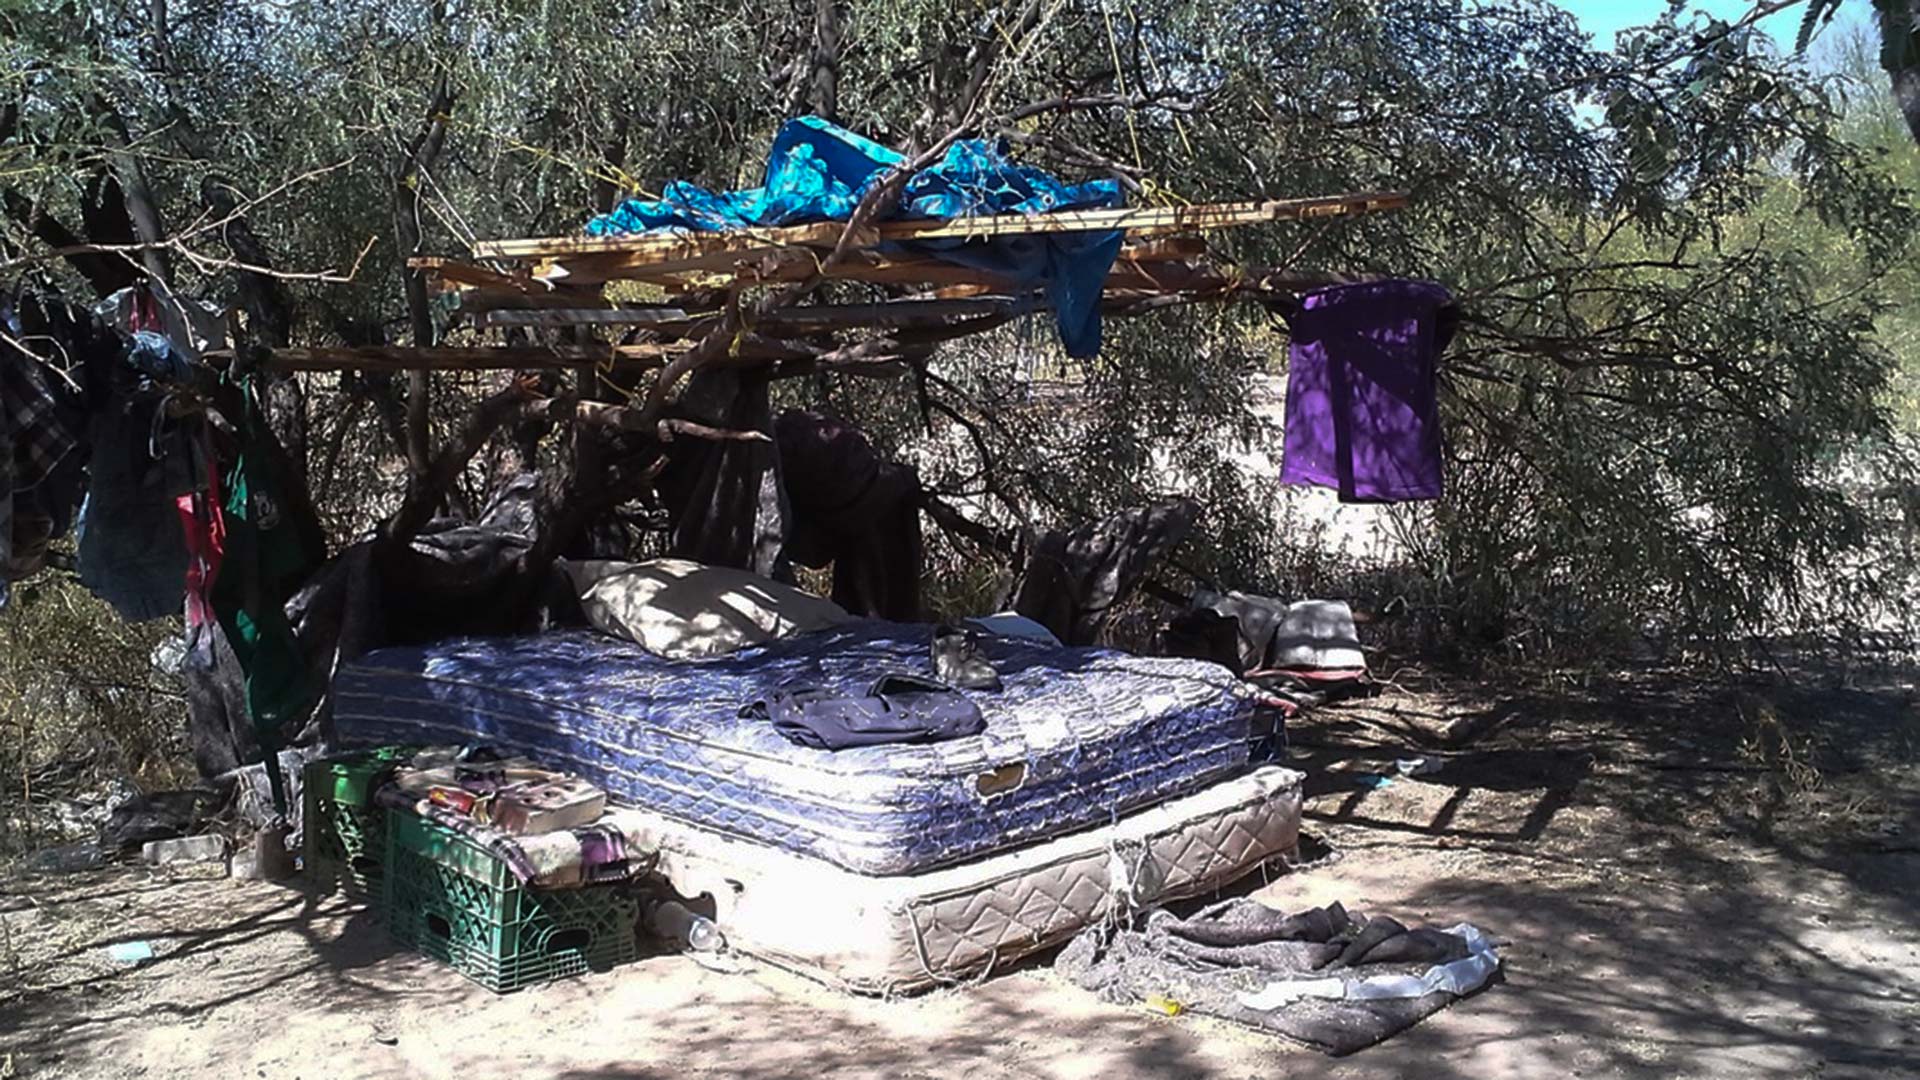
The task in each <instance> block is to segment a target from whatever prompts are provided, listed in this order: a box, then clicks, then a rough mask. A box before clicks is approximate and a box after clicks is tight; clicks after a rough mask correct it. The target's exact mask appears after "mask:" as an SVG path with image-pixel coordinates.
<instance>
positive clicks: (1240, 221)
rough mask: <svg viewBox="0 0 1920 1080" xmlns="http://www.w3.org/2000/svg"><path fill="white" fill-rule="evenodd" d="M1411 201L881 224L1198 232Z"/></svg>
mask: <svg viewBox="0 0 1920 1080" xmlns="http://www.w3.org/2000/svg"><path fill="white" fill-rule="evenodd" d="M1406 204H1407V197H1406V196H1405V195H1401V194H1395V193H1387V192H1382V193H1378V194H1373V193H1369V194H1365V195H1335V196H1330V197H1327V198H1320V199H1276V200H1270V201H1266V202H1239V203H1210V204H1203V205H1197V206H1155V207H1128V208H1124V209H1120V210H1068V211H1064V212H1061V213H1055V214H993V215H981V216H978V217H963V218H953V219H951V220H948V221H941V222H925V221H889V222H884V223H882V224H881V226H880V236H881V238H882V239H886V240H936V239H942V238H954V237H963V238H972V237H987V236H1027V235H1031V234H1034V233H1051V232H1102V231H1105V230H1108V229H1125V230H1128V231H1132V230H1147V229H1150V230H1154V231H1156V232H1159V231H1168V232H1172V231H1178V232H1197V231H1200V230H1203V229H1222V228H1229V227H1232V226H1237V225H1258V224H1264V223H1267V222H1272V221H1300V220H1309V219H1317V218H1329V217H1344V216H1346V215H1349V214H1365V213H1372V212H1374V211H1378V210H1393V209H1398V208H1399V207H1402V206H1405V205H1406Z"/></svg>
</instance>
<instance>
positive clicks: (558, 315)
mask: <svg viewBox="0 0 1920 1080" xmlns="http://www.w3.org/2000/svg"><path fill="white" fill-rule="evenodd" d="M691 321H693V316H691V315H689V314H687V312H686V311H685V309H682V308H677V307H650V308H643V307H626V308H547V309H543V310H517V311H516V310H505V311H489V312H487V314H486V316H485V318H484V319H483V320H482V322H483V323H484V324H485V325H487V326H673V327H684V326H685V325H687V324H688V323H689V322H691Z"/></svg>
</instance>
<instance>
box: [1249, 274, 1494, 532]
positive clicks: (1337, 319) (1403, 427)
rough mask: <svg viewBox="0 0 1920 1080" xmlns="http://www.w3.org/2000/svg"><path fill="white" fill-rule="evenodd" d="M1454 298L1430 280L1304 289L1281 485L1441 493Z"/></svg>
mask: <svg viewBox="0 0 1920 1080" xmlns="http://www.w3.org/2000/svg"><path fill="white" fill-rule="evenodd" d="M1455 321H1456V319H1455V311H1454V308H1453V298H1452V297H1451V296H1450V295H1449V294H1448V293H1447V290H1446V289H1444V288H1442V287H1441V286H1439V285H1436V284H1434V283H1432V282H1428V281H1370V282H1365V283H1362V284H1357V285H1338V286H1335V287H1333V288H1330V289H1322V290H1320V291H1318V292H1313V293H1309V294H1307V295H1306V296H1304V297H1302V303H1301V310H1300V311H1299V312H1298V313H1297V314H1295V315H1294V316H1293V317H1292V318H1291V319H1290V320H1289V322H1290V329H1291V333H1292V337H1293V344H1292V346H1291V349H1290V359H1289V366H1288V370H1287V420H1286V451H1285V459H1284V463H1283V464H1282V466H1281V470H1280V481H1281V483H1285V484H1316V485H1319V486H1321V487H1329V488H1333V489H1334V490H1336V491H1338V492H1339V493H1340V499H1341V501H1342V502H1403V501H1409V500H1415V499H1437V498H1439V497H1440V490H1441V478H1440V471H1441V465H1440V409H1439V399H1438V395H1437V393H1436V389H1435V380H1436V365H1437V361H1438V359H1439V356H1440V354H1441V353H1442V352H1443V351H1445V349H1446V347H1447V343H1448V341H1449V340H1451V339H1452V336H1453V329H1454V325H1455Z"/></svg>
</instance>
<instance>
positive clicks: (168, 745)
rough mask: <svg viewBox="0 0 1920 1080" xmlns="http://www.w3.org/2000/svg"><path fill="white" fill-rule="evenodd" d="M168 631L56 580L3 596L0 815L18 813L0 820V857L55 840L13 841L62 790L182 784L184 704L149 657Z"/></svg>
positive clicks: (50, 576) (53, 575)
mask: <svg viewBox="0 0 1920 1080" xmlns="http://www.w3.org/2000/svg"><path fill="white" fill-rule="evenodd" d="M174 629H175V627H173V626H170V625H169V624H168V623H166V622H164V621H162V622H153V623H143V624H137V625H136V624H129V623H126V622H123V621H122V620H121V619H120V618H119V617H118V616H116V615H115V614H114V613H113V611H112V610H111V609H110V608H108V607H107V605H106V604H104V603H102V602H101V601H99V600H97V599H95V598H94V597H93V596H92V595H90V594H89V593H88V592H87V591H86V590H85V589H83V588H81V587H80V586H79V584H78V583H77V582H74V581H72V580H70V579H69V578H68V577H67V576H66V575H64V574H62V573H59V572H57V571H50V572H47V573H45V574H42V575H40V576H39V577H38V578H36V579H34V580H32V581H29V582H25V583H23V584H20V585H17V586H15V587H14V590H13V599H12V601H11V602H10V603H9V604H8V605H7V609H6V610H5V611H4V612H0V807H4V808H6V809H8V810H9V811H14V812H19V814H20V816H18V817H15V816H14V814H13V813H7V814H0V854H5V853H8V852H10V851H14V850H18V849H19V848H21V847H23V846H32V845H33V844H37V843H44V842H48V841H51V840H58V839H62V838H61V837H59V836H57V835H22V833H23V832H24V831H26V829H27V827H28V826H29V824H30V823H32V822H34V821H36V819H38V817H39V815H37V814H36V813H34V807H37V806H39V805H40V804H42V803H44V802H45V801H46V799H47V798H48V797H49V796H50V795H57V794H66V792H64V791H62V790H61V789H62V788H63V786H64V784H65V783H68V782H72V781H82V782H83V783H87V784H89V785H90V782H91V781H92V780H95V779H98V778H99V777H100V776H104V775H119V776H133V777H137V778H139V779H141V780H143V781H146V782H149V783H153V784H158V785H163V786H171V784H172V783H174V782H177V781H179V780H181V779H182V778H183V777H182V776H181V775H180V768H179V765H178V761H179V752H180V749H181V744H182V737H183V734H184V732H185V728H186V723H185V718H186V709H185V702H184V699H183V698H182V697H181V690H180V685H179V680H178V679H177V678H175V677H173V676H170V675H167V674H165V673H163V672H161V671H159V670H157V669H156V668H155V667H154V665H153V661H152V659H151V658H152V656H153V655H154V650H155V648H156V647H157V646H159V645H160V644H161V642H162V640H163V639H164V638H165V637H166V636H167V635H168V634H169V633H171V632H172V631H173V630H174ZM50 789H51V790H50Z"/></svg>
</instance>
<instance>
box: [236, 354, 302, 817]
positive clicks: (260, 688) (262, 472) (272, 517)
mask: <svg viewBox="0 0 1920 1080" xmlns="http://www.w3.org/2000/svg"><path fill="white" fill-rule="evenodd" d="M240 398H241V409H240V415H239V416H238V417H236V418H234V419H235V420H236V421H237V422H236V427H237V428H238V435H239V443H240V454H239V457H238V458H237V459H235V461H234V463H233V467H232V468H231V469H230V470H229V471H228V473H227V478H226V485H225V490H226V500H225V502H224V503H223V504H222V505H221V514H220V516H221V528H222V529H223V530H224V533H225V535H224V538H223V552H222V557H221V561H220V565H219V572H218V574H217V575H216V576H215V577H214V581H213V587H212V589H211V592H210V596H211V600H212V604H213V609H214V614H215V616H216V617H217V618H218V619H219V621H220V629H221V630H222V632H224V633H225V635H226V638H227V644H228V645H229V646H231V647H232V649H233V654H234V658H235V659H237V660H238V661H239V662H240V670H241V671H243V672H245V673H246V699H247V712H248V714H249V715H250V717H251V718H252V721H253V728H254V733H255V735H256V737H257V738H258V739H259V742H260V752H261V755H262V757H263V759H264V761H265V763H266V767H267V781H268V784H269V785H270V787H271V789H272V791H273V805H274V810H275V811H276V812H278V813H281V814H285V813H286V809H287V801H286V799H287V796H286V782H285V780H284V778H283V777H282V776H281V775H280V760H279V753H280V748H281V747H282V745H284V741H285V739H284V733H283V731H282V728H283V727H284V725H285V724H286V723H287V722H288V721H290V720H294V719H297V718H298V717H300V716H301V715H302V713H304V711H305V710H306V707H307V706H308V705H309V704H310V703H311V702H312V700H313V698H314V695H315V687H314V686H313V680H312V679H311V677H310V675H309V673H308V671H307V668H306V661H305V658H304V656H303V655H302V653H301V651H300V643H299V640H298V639H297V638H296V637H295V636H294V632H293V627H292V625H291V624H289V623H288V621H287V615H286V608H285V604H286V600H287V597H288V596H290V595H292V594H293V592H294V590H295V589H297V588H299V587H300V584H301V583H302V582H303V581H305V580H306V578H307V577H308V576H309V575H310V574H311V573H312V571H313V570H314V568H315V567H317V566H318V565H319V564H320V562H321V561H322V560H323V559H324V558H325V556H326V551H325V546H324V542H323V541H322V540H321V539H320V538H319V537H318V536H316V535H311V534H310V533H309V532H308V531H307V530H302V529H300V528H299V527H298V525H297V524H296V523H295V521H294V520H293V517H292V515H289V514H287V513H285V512H284V507H285V505H286V504H285V502H284V496H285V490H286V489H285V487H284V481H283V478H282V477H281V475H280V470H279V468H278V465H277V458H276V456H275V455H274V453H273V445H272V441H271V440H272V435H271V434H270V433H269V431H268V430H267V426H266V420H265V418H264V417H263V416H262V415H261V413H260V405H259V401H258V398H257V397H256V396H255V393H254V385H253V379H252V378H251V377H250V376H249V377H245V378H242V379H241V381H240Z"/></svg>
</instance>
